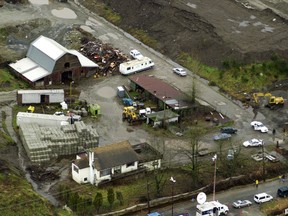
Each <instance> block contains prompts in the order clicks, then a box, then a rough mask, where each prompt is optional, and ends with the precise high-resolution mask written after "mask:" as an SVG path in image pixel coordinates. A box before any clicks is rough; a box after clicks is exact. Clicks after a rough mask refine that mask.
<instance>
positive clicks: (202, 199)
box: [197, 192, 207, 204]
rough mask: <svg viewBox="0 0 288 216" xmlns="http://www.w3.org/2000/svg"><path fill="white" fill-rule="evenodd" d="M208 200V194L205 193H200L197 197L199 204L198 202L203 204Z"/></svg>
mask: <svg viewBox="0 0 288 216" xmlns="http://www.w3.org/2000/svg"><path fill="white" fill-rule="evenodd" d="M206 198H207V196H206V194H205V193H204V192H200V193H199V194H198V195H197V202H198V203H199V204H203V203H205V202H206Z"/></svg>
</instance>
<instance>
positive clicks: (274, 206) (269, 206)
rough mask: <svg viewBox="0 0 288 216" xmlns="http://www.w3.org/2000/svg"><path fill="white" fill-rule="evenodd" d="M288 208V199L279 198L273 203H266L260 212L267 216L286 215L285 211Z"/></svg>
mask: <svg viewBox="0 0 288 216" xmlns="http://www.w3.org/2000/svg"><path fill="white" fill-rule="evenodd" d="M286 208H288V198H277V199H275V200H273V201H272V202H267V203H264V204H262V205H261V206H260V210H261V211H262V212H264V214H265V215H268V216H270V215H271V216H272V215H284V214H283V213H284V210H285V209H286Z"/></svg>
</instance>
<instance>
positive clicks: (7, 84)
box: [0, 68, 28, 91]
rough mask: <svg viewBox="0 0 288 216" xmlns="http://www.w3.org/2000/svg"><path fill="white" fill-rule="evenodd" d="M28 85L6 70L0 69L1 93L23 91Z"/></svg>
mask: <svg viewBox="0 0 288 216" xmlns="http://www.w3.org/2000/svg"><path fill="white" fill-rule="evenodd" d="M27 87H28V84H27V83H25V82H23V81H21V80H20V79H17V78H16V77H14V76H13V75H12V74H11V73H10V72H9V70H8V69H7V68H5V69H0V88H1V91H12V90H15V89H25V88H27Z"/></svg>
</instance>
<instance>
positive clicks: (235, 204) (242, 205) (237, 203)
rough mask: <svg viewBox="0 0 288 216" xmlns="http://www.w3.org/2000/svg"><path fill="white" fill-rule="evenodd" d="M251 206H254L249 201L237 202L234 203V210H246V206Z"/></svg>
mask: <svg viewBox="0 0 288 216" xmlns="http://www.w3.org/2000/svg"><path fill="white" fill-rule="evenodd" d="M251 205H252V202H250V201H249V200H237V201H235V202H233V207H234V208H244V207H246V206H251Z"/></svg>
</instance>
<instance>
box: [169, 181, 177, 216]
mask: <svg viewBox="0 0 288 216" xmlns="http://www.w3.org/2000/svg"><path fill="white" fill-rule="evenodd" d="M170 181H171V182H172V208H171V215H172V216H174V199H173V198H174V183H176V180H175V179H174V178H173V177H172V176H171V178H170Z"/></svg>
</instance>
